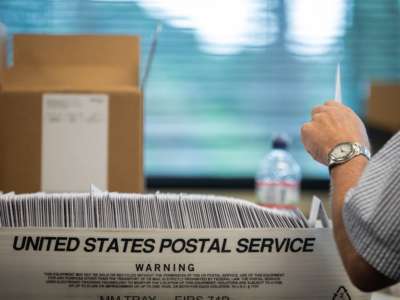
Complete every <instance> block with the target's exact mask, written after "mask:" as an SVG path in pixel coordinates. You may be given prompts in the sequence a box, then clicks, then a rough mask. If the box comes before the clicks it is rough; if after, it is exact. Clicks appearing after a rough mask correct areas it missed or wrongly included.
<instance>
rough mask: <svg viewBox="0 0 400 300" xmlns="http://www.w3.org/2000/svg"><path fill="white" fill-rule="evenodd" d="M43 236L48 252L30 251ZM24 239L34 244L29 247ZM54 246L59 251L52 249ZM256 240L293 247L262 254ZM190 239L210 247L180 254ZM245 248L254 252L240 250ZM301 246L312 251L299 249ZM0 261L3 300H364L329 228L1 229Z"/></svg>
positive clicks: (0, 284)
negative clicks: (252, 244) (308, 243)
mask: <svg viewBox="0 0 400 300" xmlns="http://www.w3.org/2000/svg"><path fill="white" fill-rule="evenodd" d="M46 237H47V238H49V237H52V238H53V243H52V245H50V247H48V241H44V242H43V243H42V244H40V245H41V246H40V247H35V246H32V245H33V244H36V245H37V244H38V242H35V241H38V240H40V239H45V238H46ZM24 238H25V239H28V238H29V239H30V240H32V241H33V242H32V243H31V244H30V246H29V247H28V246H27V243H25V247H24V246H23V245H24V244H23V243H22V241H23V239H24ZM57 238H58V239H63V241H62V242H63V244H62V246H61V247H58V249H55V242H54V240H56V239H57ZM134 239H136V242H135V241H134ZM260 239H267V240H268V241H274V242H277V243H291V244H290V245H292V246H290V247H291V248H290V247H289V248H290V249H289V250H287V249H286V250H285V249H284V248H285V247H283V248H281V250H277V248H273V249H272V248H271V249H264V250H261V248H260V242H259V241H260ZM189 240H191V241H193V240H197V241H199V240H208V244H206V246H205V247H204V250H203V248H201V246H199V245H198V246H196V248H194V247H193V246H191V247H188V248H185V246H182V245H183V244H184V243H185V242H187V241H189ZM244 240H246V241H247V242H249V241H252V240H254V241H258V242H257V245H258V247H253V248H251V249H250V248H248V247H247V246H246V247H244V246H243V241H244ZM305 240H309V241H312V246H308V247H307V249H305V248H303V246H301V245H302V244H301V243H302V241H305ZM239 241H241V242H239ZM128 242H129V244H128V246H127V247H126V246H124V243H128ZM217 242H219V243H218V245H219V246H218V247H217V246H215V245H217V244H216V243H217ZM247 242H246V245H248V243H247ZM133 243H135V247H133V246H132V245H133ZM211 243H212V244H213V245H214V247H212V249H211V248H210V244H211ZM239 243H241V244H242V246H241V247H239V246H238V245H239ZM293 243H295V244H293ZM167 244H168V245H175V246H171V247H167V248H163V247H162V245H167ZM13 245H14V246H13ZM16 245H17V246H18V247H16ZM21 245H22V246H21ZM149 245H154V247H152V248H150V247H149ZM299 245H300V247H299ZM270 246H271V245H270ZM15 248H19V250H16V249H15ZM33 248H35V249H33ZM185 249H187V250H185ZM301 249H302V250H301ZM0 254H1V257H2V260H1V261H0V289H1V295H2V296H3V297H5V299H15V300H17V299H18V300H19V299H32V300H39V299H40V300H47V299H48V300H50V299H60V300H64V299H65V300H67V299H72V298H73V299H93V300H95V299H103V300H106V299H107V300H111V299H114V300H115V299H121V300H122V299H127V300H138V299H140V300H144V299H147V300H149V299H160V300H217V299H218V300H245V299H253V300H255V299H257V300H262V299H274V300H287V299H298V300H308V299H321V300H322V299H353V300H367V299H370V295H369V294H365V293H362V292H360V291H359V290H357V288H355V287H354V286H353V285H352V284H351V282H350V280H349V278H348V277H347V275H346V272H345V270H344V268H343V266H342V262H341V261H340V258H339V255H338V252H337V249H336V245H335V243H334V240H333V236H332V230H331V229H329V228H314V229H312V228H309V229H285V228H279V229H249V228H247V229H191V230H189V229H188V230H185V229H181V230H162V229H148V230H145V229H134V230H132V229H127V230H124V229H121V230H116V229H103V230H101V229H92V230H87V229H55V228H53V229H49V228H13V229H10V228H1V229H0ZM21 282H23V283H24V289H22V290H21V288H20V283H21Z"/></svg>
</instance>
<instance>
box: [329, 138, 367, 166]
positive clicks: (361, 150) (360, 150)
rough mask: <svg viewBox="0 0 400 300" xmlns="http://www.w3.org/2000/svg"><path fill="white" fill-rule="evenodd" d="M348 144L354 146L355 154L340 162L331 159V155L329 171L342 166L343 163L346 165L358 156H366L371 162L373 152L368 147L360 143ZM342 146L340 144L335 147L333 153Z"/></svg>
mask: <svg viewBox="0 0 400 300" xmlns="http://www.w3.org/2000/svg"><path fill="white" fill-rule="evenodd" d="M343 144H344V143H343ZM348 144H351V145H352V148H353V152H352V153H351V155H349V156H348V157H346V159H344V160H340V161H338V160H334V159H332V157H331V155H330V154H329V164H328V165H329V171H330V170H331V169H332V168H333V167H334V166H337V165H341V164H343V163H346V162H348V161H349V160H351V159H353V158H354V157H356V156H358V155H363V156H365V157H366V158H367V159H368V160H370V159H371V152H370V151H369V149H368V148H367V147H365V146H363V145H361V144H359V143H350V142H349V143H348ZM339 145H340V144H338V145H336V146H335V147H333V149H332V151H333V150H334V149H335V148H336V147H338V146H339ZM332 151H331V153H332Z"/></svg>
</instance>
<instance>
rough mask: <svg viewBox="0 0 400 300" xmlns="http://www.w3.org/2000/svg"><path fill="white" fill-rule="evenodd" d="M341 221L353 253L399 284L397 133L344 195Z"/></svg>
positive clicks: (399, 136)
mask: <svg viewBox="0 0 400 300" xmlns="http://www.w3.org/2000/svg"><path fill="white" fill-rule="evenodd" d="M343 221H344V224H345V228H346V231H347V234H348V236H349V238H350V240H351V242H352V243H353V246H354V247H355V249H356V251H357V252H358V253H359V254H360V255H361V256H362V257H363V258H364V259H365V260H366V261H367V262H368V263H369V264H370V265H371V266H373V267H374V268H375V269H376V270H378V271H379V272H381V273H382V274H384V275H385V276H387V277H389V278H391V279H393V280H396V281H400V132H398V133H397V134H396V135H395V136H394V137H393V138H392V139H391V140H390V141H389V142H388V143H387V144H386V145H385V146H384V147H383V148H382V149H381V150H380V151H379V152H378V153H377V154H376V155H375V156H374V157H373V158H372V159H371V161H370V162H369V163H368V165H367V167H366V169H365V171H364V173H363V175H362V176H361V178H360V181H359V183H358V185H357V186H356V187H354V188H353V189H351V190H349V192H348V193H347V195H346V199H345V204H344V207H343Z"/></svg>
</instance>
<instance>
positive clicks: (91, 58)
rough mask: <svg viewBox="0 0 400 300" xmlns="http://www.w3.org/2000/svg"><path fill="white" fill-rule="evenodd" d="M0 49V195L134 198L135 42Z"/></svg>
mask: <svg viewBox="0 0 400 300" xmlns="http://www.w3.org/2000/svg"><path fill="white" fill-rule="evenodd" d="M4 39H5V37H4V34H3V39H2V41H3V42H0V54H1V53H3V54H2V55H1V56H0V57H1V58H2V61H1V67H2V68H0V82H1V83H2V84H1V91H0V190H3V191H15V192H18V193H23V192H35V191H39V190H46V191H53V192H57V191H76V192H78V191H80V190H86V188H87V186H88V184H90V183H94V184H96V185H98V186H99V187H101V188H104V189H107V190H116V191H120V192H141V191H143V188H144V180H143V158H142V156H143V154H142V153H143V137H142V134H143V97H142V92H141V90H140V88H139V53H140V50H139V38H138V37H135V36H95V35H79V36H48V35H16V36H15V37H14V65H13V67H12V68H10V69H6V68H5V65H6V64H5V62H6V58H5V53H6V48H5V43H4Z"/></svg>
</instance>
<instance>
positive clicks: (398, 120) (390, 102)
mask: <svg viewBox="0 0 400 300" xmlns="http://www.w3.org/2000/svg"><path fill="white" fill-rule="evenodd" d="M367 121H368V124H369V125H370V126H373V127H376V128H378V129H382V130H386V131H389V132H392V133H394V132H396V131H398V130H400V83H397V84H396V83H373V84H372V86H371V95H370V98H369V100H368V106H367Z"/></svg>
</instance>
